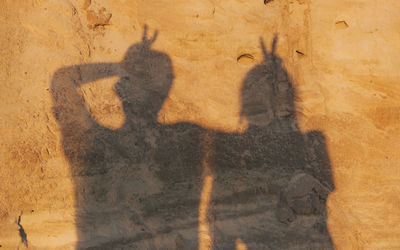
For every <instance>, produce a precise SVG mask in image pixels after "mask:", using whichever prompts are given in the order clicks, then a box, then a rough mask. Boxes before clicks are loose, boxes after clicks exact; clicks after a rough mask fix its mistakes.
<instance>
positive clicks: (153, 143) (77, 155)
mask: <svg viewBox="0 0 400 250" xmlns="http://www.w3.org/2000/svg"><path fill="white" fill-rule="evenodd" d="M146 31H147V30H146V27H145V30H144V34H143V39H142V41H141V42H140V43H137V44H134V45H132V46H131V47H130V48H129V49H128V51H127V52H126V54H125V57H124V59H123V60H122V61H121V62H120V63H94V64H83V65H75V66H71V67H65V68H62V69H59V70H58V71H57V72H56V73H55V74H54V76H53V79H52V86H51V92H52V95H53V101H54V107H53V113H54V116H55V117H56V120H57V121H58V123H59V125H60V129H61V133H62V146H63V150H64V153H65V156H66V158H67V159H68V161H69V164H70V168H71V175H72V178H73V182H74V191H75V200H76V204H75V210H76V215H75V217H76V228H77V233H78V241H79V242H78V245H77V248H78V249H80V248H87V247H91V246H103V247H105V248H114V247H118V246H119V245H121V246H123V245H124V244H125V245H126V244H128V245H129V246H131V247H132V248H147V249H154V248H156V245H158V246H159V245H161V246H165V247H169V248H171V246H175V242H174V239H169V238H171V237H169V238H168V237H167V236H163V235H167V234H169V233H171V231H173V229H175V228H178V229H182V230H188V229H192V230H193V233H192V235H194V237H195V238H194V242H193V244H194V245H196V237H197V231H196V230H197V204H198V197H199V191H198V190H199V189H200V187H199V185H200V184H198V185H197V186H196V183H200V173H201V169H200V167H201V166H200V158H201V152H200V149H199V146H198V145H199V143H200V142H199V140H200V139H199V137H201V133H202V131H203V130H202V129H201V128H200V127H198V126H195V125H192V124H187V123H180V124H177V125H164V124H161V123H159V122H158V118H157V117H158V113H159V111H160V109H161V107H162V104H163V102H164V100H165V98H167V96H168V93H169V91H170V88H171V85H172V81H173V79H174V73H173V67H172V62H171V59H170V58H169V56H168V55H167V54H165V53H162V52H159V51H156V50H153V49H151V45H152V44H153V43H154V42H155V40H156V37H157V32H156V33H155V34H154V36H153V37H152V38H148V37H147V32H146ZM112 76H118V77H119V81H118V82H117V83H116V84H115V85H114V90H115V92H116V94H117V95H118V97H119V98H120V100H121V101H122V107H123V111H124V115H125V122H124V123H123V125H122V126H121V127H120V128H119V129H115V130H113V129H109V128H106V127H104V126H102V125H101V124H99V123H98V122H96V120H95V119H94V118H93V117H92V114H91V112H90V111H89V110H88V108H87V106H86V103H85V98H84V92H82V90H81V88H80V87H81V86H82V85H84V84H86V83H88V82H93V81H96V80H99V79H102V78H107V77H112ZM182 218H183V219H184V223H183V224H182V223H181V224H179V223H178V222H177V221H178V220H179V219H182ZM192 218H193V219H192ZM156 236H157V240H158V242H157V243H154V238H156ZM175 236H176V234H175ZM154 244H156V245H154ZM169 244H170V245H169Z"/></svg>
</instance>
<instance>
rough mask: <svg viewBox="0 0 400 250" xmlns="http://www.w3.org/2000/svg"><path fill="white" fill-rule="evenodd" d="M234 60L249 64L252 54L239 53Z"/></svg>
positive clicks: (251, 60) (252, 58)
mask: <svg viewBox="0 0 400 250" xmlns="http://www.w3.org/2000/svg"><path fill="white" fill-rule="evenodd" d="M236 61H237V62H238V63H240V64H250V63H252V62H253V61H254V56H253V55H251V54H241V55H240V56H238V57H237V58H236Z"/></svg>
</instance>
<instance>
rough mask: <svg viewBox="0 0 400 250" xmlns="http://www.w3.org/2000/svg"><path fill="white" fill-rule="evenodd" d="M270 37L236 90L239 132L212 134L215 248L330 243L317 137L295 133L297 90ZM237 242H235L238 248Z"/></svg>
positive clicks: (326, 163) (329, 186) (326, 179)
mask: <svg viewBox="0 0 400 250" xmlns="http://www.w3.org/2000/svg"><path fill="white" fill-rule="evenodd" d="M276 44H277V36H275V37H274V40H273V42H272V46H271V47H272V48H271V52H268V51H267V49H266V48H265V46H264V42H263V40H262V39H261V40H260V45H261V49H262V51H263V54H264V61H263V62H262V63H261V64H259V65H256V66H254V67H253V68H252V69H251V70H250V71H249V72H248V73H247V75H246V77H245V79H244V81H243V85H242V89H241V112H240V115H241V120H242V121H247V122H248V129H247V130H246V131H245V132H244V133H242V134H240V133H238V134H226V133H222V132H218V133H216V135H215V139H214V144H215V148H216V152H215V156H214V166H215V176H216V177H215V189H214V193H213V208H214V210H213V214H214V218H215V236H214V238H215V239H214V245H215V247H216V248H221V249H234V248H235V242H236V244H239V245H240V244H242V243H243V244H246V245H247V247H248V248H249V249H253V248H254V249H262V248H263V249H264V248H265V247H268V248H271V249H282V248H285V249H286V248H307V249H308V248H312V249H314V248H318V249H326V248H332V245H331V244H332V243H331V241H330V237H329V234H328V232H327V227H326V204H325V203H326V199H327V196H328V194H329V193H330V192H331V191H332V190H333V182H332V176H331V167H330V160H329V156H328V153H327V150H326V144H325V139H324V135H323V134H322V133H321V132H319V131H311V132H308V133H306V134H304V133H302V132H301V131H300V130H299V127H298V122H297V118H296V106H295V99H296V91H295V88H294V87H293V85H292V83H291V80H290V77H289V75H288V73H287V72H286V70H285V68H284V66H283V64H282V60H281V59H280V58H279V57H278V56H276V55H275V53H274V52H275V47H276ZM237 246H238V245H236V247H237Z"/></svg>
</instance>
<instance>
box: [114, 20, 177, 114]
mask: <svg viewBox="0 0 400 250" xmlns="http://www.w3.org/2000/svg"><path fill="white" fill-rule="evenodd" d="M156 39H157V31H156V32H155V33H154V35H153V37H151V38H148V37H147V27H146V26H145V27H144V32H143V37H142V41H141V42H140V43H136V44H134V45H132V46H131V47H129V49H128V51H127V52H126V54H125V56H124V59H123V61H122V62H121V66H122V68H123V69H124V71H125V72H126V74H125V76H123V77H121V80H120V81H119V82H118V83H117V84H116V85H115V91H116V92H117V94H118V95H119V96H120V97H121V99H122V102H123V105H124V110H125V112H127V113H129V111H131V110H130V109H131V107H132V105H131V104H134V105H139V106H140V107H142V108H146V111H147V112H152V113H153V114H154V113H157V112H158V111H159V110H160V109H161V106H162V104H163V101H164V99H165V98H166V97H167V96H168V93H169V90H170V88H171V86H172V81H173V79H174V74H173V67H172V62H171V59H170V57H169V56H168V55H167V54H165V53H163V52H160V51H156V50H153V49H152V48H151V46H152V44H153V43H154V42H155V41H156Z"/></svg>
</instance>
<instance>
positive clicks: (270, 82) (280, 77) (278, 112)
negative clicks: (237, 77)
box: [240, 36, 295, 126]
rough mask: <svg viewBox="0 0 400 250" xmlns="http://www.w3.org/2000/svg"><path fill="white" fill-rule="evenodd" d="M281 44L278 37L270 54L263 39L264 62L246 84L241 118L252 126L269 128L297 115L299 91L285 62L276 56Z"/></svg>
mask: <svg viewBox="0 0 400 250" xmlns="http://www.w3.org/2000/svg"><path fill="white" fill-rule="evenodd" d="M277 41H278V37H277V36H275V37H274V39H273V41H272V45H271V51H270V52H268V51H267V49H266V48H265V45H264V41H263V39H262V38H260V45H261V49H262V51H263V55H264V61H263V62H262V63H260V64H258V65H256V66H255V67H253V68H252V69H251V70H250V71H249V73H248V74H247V75H246V77H245V80H244V82H243V85H242V89H241V104H242V105H241V111H240V116H241V119H246V120H247V121H248V123H249V125H256V126H266V125H269V124H270V123H271V122H273V121H274V120H277V119H284V118H285V117H286V118H287V117H292V118H293V117H294V115H295V106H294V100H293V99H294V96H295V90H294V88H293V86H292V84H291V82H290V78H289V76H288V73H287V72H286V70H285V68H284V66H283V64H282V59H281V58H279V57H278V56H276V55H275V48H276V44H277Z"/></svg>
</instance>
